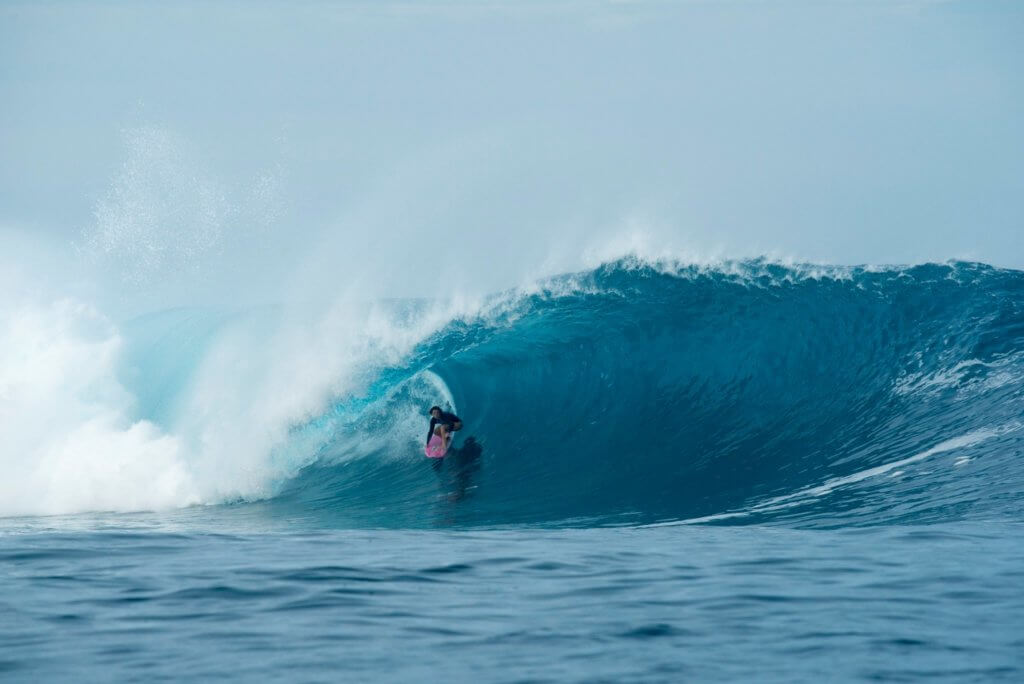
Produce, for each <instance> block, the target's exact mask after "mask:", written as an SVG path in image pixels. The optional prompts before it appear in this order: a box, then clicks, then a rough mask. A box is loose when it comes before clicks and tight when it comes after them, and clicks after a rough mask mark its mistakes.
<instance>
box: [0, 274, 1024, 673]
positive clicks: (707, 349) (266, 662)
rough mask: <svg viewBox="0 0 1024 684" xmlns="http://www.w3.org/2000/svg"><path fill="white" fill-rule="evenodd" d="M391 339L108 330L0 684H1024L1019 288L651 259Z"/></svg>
mask: <svg viewBox="0 0 1024 684" xmlns="http://www.w3.org/2000/svg"><path fill="white" fill-rule="evenodd" d="M382 310H383V313H382V312H381V311H377V313H375V314H374V315H375V316H378V318H372V317H371V318H369V319H363V320H364V325H363V327H362V328H360V330H364V331H365V330H371V329H372V330H374V331H376V332H374V333H373V335H370V334H369V333H367V335H368V337H367V338H366V340H364V341H362V342H360V343H359V344H351V345H349V346H348V347H346V348H345V352H344V354H345V356H344V360H345V363H344V364H342V363H340V362H339V361H338V359H337V358H336V355H333V354H332V353H327V354H325V355H324V357H323V358H316V357H315V356H313V357H311V352H310V350H309V349H308V348H306V347H303V346H302V345H301V344H300V342H301V339H302V338H301V337H300V336H297V335H295V334H290V335H287V336H281V335H280V334H278V332H275V331H279V330H280V328H281V325H282V320H285V319H288V318H289V317H290V316H292V313H293V312H286V311H283V310H281V309H265V310H260V311H232V312H223V311H210V310H174V311H166V312H157V313H154V314H151V315H147V316H144V317H141V318H137V319H133V320H129V321H122V322H118V323H117V324H116V328H117V335H118V340H119V341H120V343H121V344H120V347H118V349H119V354H118V355H117V356H116V363H115V362H113V361H112V362H111V369H112V370H111V374H112V375H113V376H116V378H117V386H116V388H115V389H116V391H114V390H112V389H111V387H110V386H108V384H103V383H100V380H97V378H96V377H93V376H89V377H88V378H87V380H88V382H86V381H80V382H76V383H75V384H74V385H71V384H68V388H69V390H68V391H69V392H72V393H77V394H74V396H75V397H77V398H78V401H77V403H75V404H74V405H73V406H69V407H64V408H65V410H62V412H60V413H59V414H58V413H53V414H52V422H51V423H50V424H49V427H48V429H46V430H43V431H40V432H37V433H32V434H34V435H35V436H34V437H33V439H34V440H35V441H36V442H39V443H41V444H44V445H46V449H42V448H39V449H38V450H36V451H32V450H31V449H33V448H34V447H33V446H32V445H33V444H34V442H33V441H32V440H29V439H23V440H22V441H21V442H20V443H21V444H22V445H28V446H27V447H26V448H27V449H28V451H26V454H28V455H27V456H25V458H24V459H23V461H24V462H26V463H30V464H35V463H37V461H33V460H32V458H38V459H39V460H38V463H41V464H49V465H48V466H47V468H42V467H41V466H40V468H39V469H38V470H22V471H19V470H15V471H14V472H15V474H16V475H17V476H19V477H23V478H24V479H23V480H19V482H21V483H22V485H21V486H19V487H17V488H10V489H9V495H8V500H6V501H4V502H3V506H4V509H3V511H4V517H2V518H0V674H2V677H3V679H4V680H9V681H39V680H41V679H46V680H65V679H66V680H75V681H153V680H160V679H171V680H180V679H198V680H212V679H224V680H237V681H251V680H280V681H337V680H339V679H342V680H345V681H417V680H441V679H446V680H452V681H508V682H518V681H559V682H561V681H588V682H589V681H645V682H646V681H716V680H727V681H755V680H756V681H786V682H788V681H821V680H862V679H869V680H883V681H889V680H892V681H912V680H921V679H927V680H929V681H931V680H940V681H958V682H959V681H999V680H1005V681H1020V680H1021V679H1022V678H1024V655H1022V654H1024V617H1022V615H1024V591H1022V589H1021V587H1024V543H1022V541H1021V540H1022V531H1024V528H1022V522H1024V467H1022V465H1021V464H1022V455H1024V442H1022V439H1024V274H1022V273H1021V272H1018V271H1009V270H1000V269H994V268H990V267H987V266H984V265H981V264H970V263H951V264H942V265H937V264H928V265H921V266H914V267H907V268H870V269H869V268H839V267H818V266H797V267H794V266H782V265H778V264H772V263H769V262H764V261H750V262H736V263H726V264H720V265H718V266H715V267H696V266H688V265H679V264H667V263H656V264H652V263H640V262H636V261H632V260H625V261H621V262H616V263H613V264H607V265H605V266H602V267H601V268H598V269H596V270H594V271H589V272H584V273H577V274H570V275H566V276H562V277H559V278H554V279H550V280H549V281H545V282H544V283H542V284H540V285H538V287H536V288H535V289H534V290H532V291H530V292H528V293H523V292H516V293H503V294H500V295H495V296H494V297H493V298H492V299H490V300H488V301H486V302H482V303H478V304H476V305H475V307H474V308H472V309H471V310H470V309H463V310H460V311H456V312H454V313H453V312H452V311H448V312H447V313H446V314H445V315H444V316H440V317H438V316H437V314H436V310H432V309H431V308H430V304H429V303H424V302H390V303H387V304H386V306H383V309H382ZM61 315H64V312H61ZM76 315H77V314H76ZM431 316H435V318H436V321H435V323H433V324H431V325H426V324H425V323H424V321H427V320H429V319H430V317H431ZM367 321H368V322H367ZM381 321H386V322H387V324H386V325H385V324H384V323H382V322H381ZM371 323H372V325H371ZM111 325H115V324H113V323H111ZM301 328H302V326H300V329H301ZM346 330H349V331H351V329H350V328H346ZM105 334H106V333H104V331H103V330H100V331H99V332H97V331H96V330H94V329H93V328H90V332H89V335H91V337H89V338H88V339H89V340H95V339H96V338H97V336H98V338H99V339H101V340H102V339H104V335H105ZM346 334H348V335H349V337H351V336H352V333H351V332H349V333H346ZM346 339H347V338H346ZM397 339H401V340H404V342H403V344H397V343H395V342H394V340H397ZM77 340H78V338H69V340H67V341H65V342H66V344H65V346H64V347H62V349H65V350H66V349H67V348H71V349H74V344H75V343H77ZM282 340H283V341H282ZM296 340H298V342H297V341H296ZM285 342H288V343H289V344H292V345H294V346H292V347H289V346H288V344H285ZM90 349H92V347H90ZM260 350H268V351H266V353H264V354H263V355H261V356H255V355H256V354H257V353H258V352H260ZM94 356H95V355H94ZM76 358H77V357H76ZM112 358H113V357H112ZM311 358H312V363H311V364H310V367H311V368H312V372H308V373H307V372H306V370H307V369H306V366H307V364H305V362H306V361H309V360H310V359H311ZM68 368H69V370H68V371H67V373H68V374H69V377H78V376H75V375H74V374H73V373H72V370H73V369H72V367H71V366H69V367H68ZM282 369H283V370H282ZM321 376H331V377H344V378H347V384H346V383H341V382H334V383H333V384H324V385H322V386H319V390H318V394H317V397H319V398H318V399H317V400H316V401H313V400H311V399H310V398H309V396H307V395H306V394H304V393H303V392H304V391H305V390H307V389H309V387H310V386H312V385H314V384H315V382H316V379H317V378H319V377H321ZM101 379H102V378H101ZM82 387H85V388H86V389H84V390H83V389H82ZM97 388H101V389H103V390H104V391H99V389H97ZM14 396H15V400H18V401H21V400H20V399H19V398H18V396H17V395H14ZM125 397H129V398H130V401H128V400H126V399H125ZM30 398H31V397H30ZM118 402H121V403H118ZM23 403H24V405H25V406H28V407H29V408H32V409H33V410H35V411H37V412H42V411H44V409H45V406H44V404H41V403H35V404H33V403H30V402H29V401H28V399H25V400H24V402H23ZM433 403H442V404H445V405H447V406H448V407H450V408H452V409H453V410H455V411H457V412H458V413H459V415H460V416H461V417H462V418H463V420H464V422H465V425H466V429H465V430H464V431H463V432H461V433H459V435H458V436H457V439H456V441H455V446H454V447H453V450H452V454H451V455H450V456H449V457H447V458H446V459H445V462H444V465H443V468H442V469H441V470H440V471H439V472H434V470H433V469H432V468H431V466H430V464H429V463H428V462H427V461H426V460H425V459H424V458H423V457H422V455H421V449H422V442H423V439H424V437H425V434H426V426H427V420H426V418H425V411H426V409H427V408H428V407H429V406H430V405H431V404H433ZM11 406H15V408H18V407H19V406H21V404H16V403H12V404H11ZM83 406H84V407H85V408H83ZM112 407H114V408H117V411H116V412H115V411H114V408H112ZM100 409H103V411H101V410H100ZM104 411H106V413H104ZM112 412H113V413H117V415H118V416H119V417H120V418H121V423H117V422H116V421H113V420H109V421H106V422H104V421H103V420H100V419H99V418H97V416H98V415H99V416H101V417H102V416H103V415H107V414H109V413H112ZM25 415H26V416H29V415H30V413H25ZM47 415H51V414H47ZM275 421H276V422H275ZM25 422H26V423H28V426H27V427H26V430H28V429H29V428H31V427H32V424H31V423H32V421H28V420H26V421H25ZM10 425H11V426H12V427H20V426H18V425H16V424H15V423H10ZM124 425H128V426H132V427H130V429H129V428H126V427H124ZM44 427H46V426H44ZM26 434H29V433H26ZM51 439H53V440H56V441H54V442H53V443H52V444H51V442H50V441H48V440H51ZM78 447H81V448H78ZM76 449H77V450H76ZM18 473H21V475H18ZM44 476H45V477H44ZM140 510H149V511H152V512H136V511H140ZM96 511H111V512H96Z"/></svg>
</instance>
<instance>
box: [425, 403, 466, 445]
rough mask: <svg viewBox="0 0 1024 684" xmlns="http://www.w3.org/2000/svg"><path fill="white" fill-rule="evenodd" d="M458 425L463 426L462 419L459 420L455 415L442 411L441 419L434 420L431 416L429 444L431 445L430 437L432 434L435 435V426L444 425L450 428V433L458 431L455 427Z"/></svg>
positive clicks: (428, 435)
mask: <svg viewBox="0 0 1024 684" xmlns="http://www.w3.org/2000/svg"><path fill="white" fill-rule="evenodd" d="M456 423H458V424H459V427H461V426H462V419H461V418H459V417H458V416H457V415H455V414H454V413H448V412H446V411H441V417H440V418H434V417H433V416H431V417H430V429H429V430H427V444H430V436H431V435H432V434H434V427H435V426H437V425H444V426H445V427H447V428H448V432H455V431H456V429H457V428H456V427H455V424H456Z"/></svg>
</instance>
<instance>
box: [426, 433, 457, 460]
mask: <svg viewBox="0 0 1024 684" xmlns="http://www.w3.org/2000/svg"><path fill="white" fill-rule="evenodd" d="M448 445H449V446H451V442H449V443H448ZM423 453H425V454H426V455H427V458H441V457H442V456H444V455H445V454H446V453H448V450H447V449H446V448H445V447H444V440H442V439H441V436H440V435H431V436H430V441H429V442H427V446H425V447H423Z"/></svg>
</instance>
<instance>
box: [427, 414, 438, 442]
mask: <svg viewBox="0 0 1024 684" xmlns="http://www.w3.org/2000/svg"><path fill="white" fill-rule="evenodd" d="M435 425H437V418H431V419H430V429H429V430H427V444H430V436H431V435H432V434H434V426H435Z"/></svg>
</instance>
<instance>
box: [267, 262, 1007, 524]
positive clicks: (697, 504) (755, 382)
mask: <svg viewBox="0 0 1024 684" xmlns="http://www.w3.org/2000/svg"><path fill="white" fill-rule="evenodd" d="M1022 352H1024V274H1022V273H1020V272H1017V271H1006V270H998V269H993V268H990V267H986V266H983V265H978V264H970V263H954V264H948V265H922V266H917V267H912V268H906V269H902V270H899V269H883V270H877V271H872V270H866V269H856V268H850V269H844V268H826V269H819V270H818V272H815V271H813V270H812V269H809V268H790V267H785V266H780V265H775V264H770V263H766V262H761V261H754V262H743V263H736V264H732V265H729V266H728V267H718V268H712V269H705V268H700V267H681V268H671V269H668V268H653V267H651V266H645V265H642V264H634V263H629V262H619V263H616V264H611V265H608V266H605V267H602V268H600V269H597V270H595V271H593V272H590V273H584V274H576V275H574V276H566V277H565V278H563V279H555V280H553V281H552V282H551V283H550V289H548V290H545V291H542V292H540V293H538V294H535V295H533V296H528V297H521V298H518V299H514V300H510V301H509V303H508V305H507V307H505V308H503V309H501V310H500V313H498V314H495V315H492V316H489V317H481V318H480V319H476V320H473V321H472V322H457V323H453V324H452V325H450V326H449V327H448V328H446V329H445V330H444V331H442V332H441V333H440V334H439V335H437V336H435V337H434V338H432V339H431V340H429V341H428V342H427V343H425V344H424V345H422V346H421V347H420V348H419V349H418V350H417V352H416V354H415V355H414V356H413V358H411V359H410V360H409V363H408V364H407V365H406V366H403V367H402V368H401V369H387V370H386V371H385V372H384V374H383V375H382V376H381V377H382V378H385V380H383V381H382V382H385V383H386V384H389V385H394V384H397V383H401V382H403V381H405V380H406V379H407V378H408V377H411V376H414V375H415V374H416V373H417V372H419V371H421V370H423V369H426V368H430V369H431V370H433V371H434V372H436V373H437V374H438V375H440V376H441V377H442V378H443V379H444V380H445V382H446V383H447V384H448V386H449V388H450V389H451V391H452V393H453V396H454V397H455V400H456V405H457V406H458V408H459V411H460V412H461V414H462V417H463V418H464V420H465V423H466V429H465V431H464V432H463V433H462V434H461V435H460V439H465V438H466V437H469V436H472V437H473V438H474V442H475V445H474V443H472V442H471V443H470V447H469V448H468V449H465V448H463V449H462V451H461V452H460V450H459V449H456V451H455V454H454V456H453V457H450V458H448V459H446V461H447V463H446V464H445V470H444V471H442V473H441V476H440V477H438V476H437V475H435V474H434V473H433V472H432V470H431V468H430V466H429V464H428V463H426V461H425V459H423V458H422V457H421V456H419V454H418V453H415V452H414V453H411V454H409V455H408V456H405V455H398V457H396V455H395V454H393V453H388V454H384V453H380V454H371V455H369V456H366V457H363V458H360V459H358V460H356V461H348V462H345V463H343V464H339V463H338V462H337V459H333V460H332V459H324V460H323V461H322V462H320V463H318V464H317V465H314V466H312V467H310V468H307V469H306V470H305V471H304V472H303V473H302V474H301V475H300V476H299V477H298V478H296V479H295V480H294V481H293V482H291V483H289V484H288V485H287V486H286V487H285V488H284V489H283V491H282V493H281V495H280V496H279V497H278V498H277V499H276V500H275V501H274V502H271V504H267V505H272V506H285V507H288V508H289V509H291V510H295V511H296V512H298V511H302V512H304V513H307V514H314V513H315V514H317V515H326V516H328V517H331V516H334V517H337V518H338V520H339V521H344V522H347V523H352V524H368V525H382V526H407V525H412V526H417V525H429V524H433V523H436V522H437V521H438V520H439V519H444V520H446V521H448V522H455V523H462V524H467V525H504V524H540V525H548V524H569V525H592V524H644V523H652V522H659V521H674V520H676V521H677V520H689V519H694V518H701V517H704V516H716V515H720V514H723V513H729V512H733V513H735V512H740V513H744V515H741V516H736V517H729V518H724V519H725V520H728V521H730V522H752V521H753V522H760V521H764V520H766V519H777V520H792V521H799V522H801V523H802V524H817V525H846V524H872V523H885V522H903V521H916V522H925V521H929V520H945V519H955V518H962V517H966V516H972V515H976V516H1000V517H1006V516H1010V517H1017V516H1019V515H1020V512H1021V510H1022V504H1021V497H1020V495H1019V492H1020V491H1021V489H1022V487H1021V484H1022V472H1024V469H1022V467H1021V466H1020V463H1019V457H1020V455H1021V453H1022V447H1021V437H1020V432H1019V430H1018V429H1017V428H1018V427H1019V424H1018V423H1019V421H1021V420H1022V419H1024V401H1022V382H1024V356H1022ZM424 409H426V406H425V407H424ZM425 428H426V420H424V432H425ZM972 431H982V433H983V434H984V435H987V436H986V437H985V438H984V439H980V440H976V441H977V442H978V443H972V444H971V445H968V446H965V447H963V448H961V449H956V450H951V451H948V452H943V453H941V454H936V455H935V456H933V457H931V458H928V459H924V460H922V461H921V462H919V463H915V464H913V465H912V466H908V467H907V469H906V471H905V472H904V471H893V472H892V473H889V472H887V473H885V474H884V475H879V476H877V477H870V478H865V479H863V480H862V481H858V482H857V483H855V485H852V486H848V487H839V488H837V490H836V491H834V492H832V491H830V492H829V493H828V494H827V495H819V496H807V497H805V499H806V500H803V501H800V502H798V505H787V506H783V507H773V506H766V505H764V503H765V502H771V501H772V500H773V499H776V498H778V497H787V496H790V495H793V494H794V493H799V492H801V491H802V490H804V489H807V488H813V487H816V486H819V485H822V484H823V483H826V482H828V481H830V480H834V479H835V478H842V477H849V476H851V475H856V474H857V473H861V472H863V471H865V470H867V469H870V468H873V467H877V466H880V465H885V464H888V463H893V462H897V461H899V460H901V459H905V458H909V457H912V456H914V455H915V454H919V453H921V452H925V451H927V450H928V449H930V448H932V447H934V446H935V445H937V444H939V443H941V442H943V441H944V440H949V439H953V438H957V437H959V436H962V435H965V434H969V433H971V432H972ZM990 433H991V434H990ZM462 443H463V442H461V441H457V442H456V444H457V445H459V444H462ZM340 448H341V447H339V449H340ZM954 464H957V465H954ZM894 473H895V474H894ZM854 479H857V478H854Z"/></svg>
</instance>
